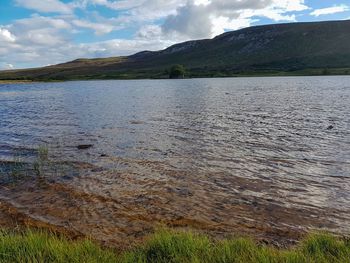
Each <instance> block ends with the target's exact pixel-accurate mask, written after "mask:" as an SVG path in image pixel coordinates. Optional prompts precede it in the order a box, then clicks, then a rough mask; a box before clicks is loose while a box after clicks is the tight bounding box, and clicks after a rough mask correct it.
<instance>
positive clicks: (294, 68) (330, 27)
mask: <svg viewBox="0 0 350 263" xmlns="http://www.w3.org/2000/svg"><path fill="white" fill-rule="evenodd" d="M175 64H181V65H184V66H185V67H186V69H187V76H188V77H216V76H239V75H293V74H296V75H299V74H301V75H303V74H305V75H313V74H316V75H318V74H326V73H330V74H349V70H350V20H342V21H322V22H303V23H285V24H272V25H261V26H253V27H248V28H244V29H239V30H236V31H230V32H225V33H223V34H221V35H218V36H216V37H214V38H212V39H200V40H190V41H186V42H183V43H178V44H175V45H172V46H170V47H168V48H165V49H163V50H159V51H141V52H138V53H135V54H133V55H130V56H121V57H110V58H95V59H83V58H81V59H76V60H73V61H70V62H67V63H61V64H57V65H53V66H47V67H42V68H34V69H22V70H11V71H2V72H0V80H5V79H9V80H11V79H12V80H16V79H18V80H70V79H72V80H73V79H123V78H131V79H132V78H166V77H167V76H168V70H169V68H170V67H171V66H172V65H175Z"/></svg>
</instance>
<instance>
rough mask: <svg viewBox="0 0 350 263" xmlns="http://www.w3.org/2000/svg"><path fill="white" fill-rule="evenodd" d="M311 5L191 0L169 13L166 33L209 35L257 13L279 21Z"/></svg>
mask: <svg viewBox="0 0 350 263" xmlns="http://www.w3.org/2000/svg"><path fill="white" fill-rule="evenodd" d="M306 9H308V7H307V6H306V5H305V4H304V1H303V0H246V1H241V0H216V1H214V0H212V1H207V2H203V1H200V2H198V1H188V2H187V3H186V4H185V5H183V6H180V7H178V8H177V9H176V13H175V14H171V15H169V16H168V17H167V18H166V19H165V22H164V24H163V25H162V29H163V32H164V33H166V34H170V33H172V34H174V35H177V36H178V35H182V36H183V37H184V38H188V39H189V38H206V37H213V36H215V35H217V34H220V33H223V32H224V31H225V30H235V29H239V28H242V27H248V26H250V25H251V24H252V23H253V22H255V21H257V17H266V18H269V19H272V20H274V21H276V22H279V21H295V20H296V16H295V14H292V15H290V14H289V13H290V12H299V11H303V10H306Z"/></svg>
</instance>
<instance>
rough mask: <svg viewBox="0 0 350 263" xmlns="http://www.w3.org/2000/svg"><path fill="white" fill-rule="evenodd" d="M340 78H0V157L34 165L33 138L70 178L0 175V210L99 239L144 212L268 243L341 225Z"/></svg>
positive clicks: (349, 224) (346, 155)
mask: <svg viewBox="0 0 350 263" xmlns="http://www.w3.org/2000/svg"><path fill="white" fill-rule="evenodd" d="M349 83H350V78H349V77H317V78H316V77H299V78H239V79H196V80H142V81H91V82H66V83H35V84H27V85H0V116H1V118H0V127H1V130H0V159H1V160H2V163H3V166H4V165H5V166H6V163H10V162H11V161H12V160H13V158H14V155H16V156H18V155H19V156H20V158H21V161H22V162H25V163H28V162H29V163H30V162H34V160H35V156H36V151H35V149H37V148H38V146H39V145H47V146H48V148H49V155H50V160H51V161H52V162H60V163H62V162H63V163H72V164H74V165H72V167H73V166H74V169H73V168H72V169H73V170H74V173H72V174H73V176H72V175H71V176H66V174H67V173H63V172H62V173H60V172H57V171H56V173H55V176H54V179H52V176H51V177H50V178H51V180H50V181H49V182H48V183H47V184H45V186H38V185H37V184H35V183H34V181H33V180H22V181H21V182H17V183H16V185H15V186H14V185H13V184H11V185H5V182H4V180H1V182H3V183H2V185H3V187H2V188H0V199H1V201H2V206H5V204H6V207H12V208H13V209H16V211H18V213H21V214H24V215H25V216H26V217H28V218H30V219H31V220H37V221H40V222H45V223H47V224H52V225H55V226H60V227H64V228H66V229H69V230H74V231H76V232H79V233H83V234H92V235H93V236H94V237H96V238H97V239H100V240H104V241H105V242H119V241H120V240H123V239H125V238H128V237H129V238H130V239H132V238H135V237H138V236H142V235H143V233H145V232H147V231H149V230H150V229H152V227H153V226H154V225H155V224H156V223H158V222H163V223H165V224H168V225H172V226H181V227H185V226H191V227H195V228H198V229H204V230H210V231H212V232H213V233H220V234H225V233H232V232H237V231H241V232H248V233H254V234H255V235H257V236H262V237H269V238H272V239H274V238H275V237H276V239H278V237H279V236H284V237H287V238H288V237H290V238H291V239H293V238H295V236H296V232H298V231H299V232H300V230H305V229H308V228H327V229H330V230H332V231H342V232H344V231H347V232H350V219H349V218H348V216H347V215H348V214H349V212H350V202H349V200H350V181H349V180H350V129H349V128H350V127H349V124H350V114H349V112H350V84H349ZM86 144H88V145H90V144H91V145H92V147H91V148H88V149H84V150H81V149H78V147H77V146H79V145H86ZM77 166H79V167H77ZM0 171H2V173H3V176H4V174H5V172H4V169H3V170H0ZM77 171H78V172H77ZM1 209H2V207H1V206H0V210H1Z"/></svg>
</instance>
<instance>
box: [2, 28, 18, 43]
mask: <svg viewBox="0 0 350 263" xmlns="http://www.w3.org/2000/svg"><path fill="white" fill-rule="evenodd" d="M15 40H16V38H15V36H14V35H13V34H12V33H11V32H10V31H8V30H7V29H6V28H1V27H0V41H4V42H15Z"/></svg>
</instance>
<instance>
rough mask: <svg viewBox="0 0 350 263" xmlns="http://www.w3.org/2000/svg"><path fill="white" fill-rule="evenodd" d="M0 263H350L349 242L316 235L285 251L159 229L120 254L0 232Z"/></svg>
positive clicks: (35, 234)
mask: <svg viewBox="0 0 350 263" xmlns="http://www.w3.org/2000/svg"><path fill="white" fill-rule="evenodd" d="M0 262H99V263H103V262H120V263H124V262H130V263H134V262H136V263H137V262H140V263H141V262H156V263H158V262H159V263H160V262H164V263H177V262H178V263H186V262H188V263H199V262H203V263H226V262H230V263H231V262H232V263H233V262H242V263H249V262H262V263H265V262H266V263H268V262H271V263H275V262H276V263H278V262H283V263H284V262H285V263H293V262H295V263H299V262H301V263H302V262H305V263H313V262H314V263H323V262H339V263H347V262H350V241H349V240H345V239H340V238H336V237H334V236H332V235H329V234H312V235H310V236H309V237H307V238H306V239H305V240H303V241H302V242H301V243H300V244H299V245H298V246H297V247H294V248H290V249H288V250H281V249H277V248H274V247H268V246H265V245H259V244H257V243H255V242H253V241H252V240H250V239H247V238H235V239H230V240H221V241H213V240H212V239H210V238H209V237H207V236H205V235H200V234H195V233H192V232H175V231H171V230H160V231H158V232H156V233H155V234H153V235H152V236H150V237H149V238H148V239H147V240H146V241H145V243H144V245H142V246H140V247H138V248H135V249H133V250H130V251H129V252H123V253H118V252H116V251H114V250H112V249H106V248H101V247H100V246H98V245H97V244H95V243H93V242H92V241H90V240H78V241H72V240H69V239H67V238H64V237H59V236H57V235H54V234H49V233H47V232H42V231H32V230H27V231H24V232H21V233H19V232H8V231H2V232H0Z"/></svg>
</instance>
